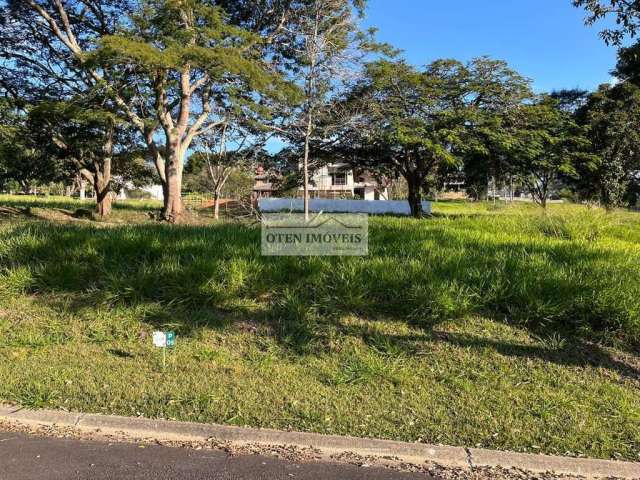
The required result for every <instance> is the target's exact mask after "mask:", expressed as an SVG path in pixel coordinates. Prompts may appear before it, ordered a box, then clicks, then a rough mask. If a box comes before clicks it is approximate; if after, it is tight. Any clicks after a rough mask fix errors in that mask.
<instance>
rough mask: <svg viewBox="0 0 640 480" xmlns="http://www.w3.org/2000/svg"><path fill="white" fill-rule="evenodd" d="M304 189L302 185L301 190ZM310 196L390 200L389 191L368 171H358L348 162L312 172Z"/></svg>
mask: <svg viewBox="0 0 640 480" xmlns="http://www.w3.org/2000/svg"><path fill="white" fill-rule="evenodd" d="M302 190H303V188H302V187H301V188H300V192H302ZM309 196H310V197H311V198H329V199H331V198H360V199H363V200H388V199H389V191H388V188H387V187H386V186H383V185H380V184H379V183H378V181H376V179H375V178H374V177H373V175H371V174H370V173H368V172H358V171H356V170H354V169H353V168H352V167H351V166H349V165H348V164H346V163H331V164H329V165H326V166H323V167H321V168H319V169H318V170H316V171H314V172H313V173H312V174H311V178H310V182H309Z"/></svg>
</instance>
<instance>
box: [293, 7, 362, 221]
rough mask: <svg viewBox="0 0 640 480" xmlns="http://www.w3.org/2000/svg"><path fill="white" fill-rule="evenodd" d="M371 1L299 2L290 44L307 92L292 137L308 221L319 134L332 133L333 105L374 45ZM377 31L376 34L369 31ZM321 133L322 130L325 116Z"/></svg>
mask: <svg viewBox="0 0 640 480" xmlns="http://www.w3.org/2000/svg"><path fill="white" fill-rule="evenodd" d="M365 3H366V0H294V1H293V2H292V5H291V7H292V8H291V12H292V22H291V26H290V28H289V30H288V31H289V32H290V36H289V38H288V39H287V42H288V43H289V44H290V45H291V53H292V60H293V67H294V68H293V74H294V78H295V79H296V80H297V81H298V83H299V84H300V86H301V88H302V91H303V93H304V94H303V101H302V102H301V104H300V105H299V108H297V109H295V112H294V115H292V121H291V122H289V123H288V128H289V129H290V131H289V132H287V133H288V135H287V137H288V141H289V142H290V143H291V144H292V145H294V146H296V147H300V148H296V151H299V152H301V156H302V159H301V162H300V163H301V167H302V183H303V197H304V215H305V218H306V219H307V220H308V219H309V168H310V157H311V155H312V152H311V147H312V140H313V138H314V136H317V135H321V136H324V137H330V136H331V135H332V133H333V132H332V131H331V130H332V127H335V125H334V124H333V122H332V121H331V119H330V115H328V114H329V107H330V105H331V101H332V100H333V98H335V96H336V92H337V91H339V90H340V88H341V87H342V86H343V85H344V82H345V81H346V80H347V79H348V78H349V77H350V76H351V75H352V73H353V71H354V70H355V68H356V67H355V64H357V62H358V60H359V59H360V55H361V54H362V53H363V52H364V50H366V49H368V47H371V46H372V42H371V41H370V35H365V34H364V33H363V32H360V30H359V25H358V19H359V18H361V17H362V15H363V14H364V7H365ZM370 33H372V32H370ZM321 117H323V120H322V124H323V125H322V131H321V132H319V131H318V130H319V128H318V127H319V123H320V118H321Z"/></svg>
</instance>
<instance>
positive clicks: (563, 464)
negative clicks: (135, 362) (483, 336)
mask: <svg viewBox="0 0 640 480" xmlns="http://www.w3.org/2000/svg"><path fill="white" fill-rule="evenodd" d="M0 420H4V421H9V422H14V423H19V424H24V425H56V426H60V427H73V428H76V429H78V430H80V431H85V432H92V433H95V432H96V431H98V430H99V431H100V432H101V433H103V434H125V435H126V436H129V437H135V438H141V439H148V440H158V441H185V442H189V441H207V440H209V439H212V438H213V439H215V440H216V441H219V442H224V443H231V444H235V445H272V446H273V445H288V446H295V447H298V448H309V447H311V448H314V449H316V450H319V451H320V452H321V454H322V455H323V457H325V458H328V457H329V456H330V455H335V454H339V453H346V452H349V453H355V454H357V455H360V456H362V457H372V456H375V457H380V458H383V459H386V460H387V461H388V460H389V459H393V460H395V461H396V462H404V463H411V464H416V465H422V464H424V463H425V462H428V463H436V464H440V465H444V466H451V467H462V468H470V467H498V466H500V467H504V468H519V469H522V470H528V471H531V472H537V473H545V472H554V473H556V474H565V475H581V476H584V477H586V478H600V477H617V478H625V479H639V478H640V463H632V462H618V461H611V460H595V459H583V458H567V457H556V456H550V455H533V454H525V453H512V452H500V451H493V450H485V449H479V448H461V447H446V446H437V445H425V444H419V443H404V442H395V441H390V440H376V439H365V438H355V437H340V436H334V435H320V434H316V433H298V432H283V431H279V430H268V429H257V428H240V427H230V426H223V425H212V424H199V423H187V422H174V421H167V420H150V419H146V418H129V417H116V416H108V415H92V414H83V413H68V412H62V411H52V410H26V409H23V408H21V407H15V406H9V405H0Z"/></svg>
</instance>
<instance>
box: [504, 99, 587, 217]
mask: <svg viewBox="0 0 640 480" xmlns="http://www.w3.org/2000/svg"><path fill="white" fill-rule="evenodd" d="M512 128H513V130H512V134H513V138H514V140H515V142H514V145H513V146H512V147H511V150H510V151H509V150H508V151H507V152H508V155H509V157H510V158H509V162H510V165H511V167H512V169H513V170H512V171H513V172H514V173H515V174H516V175H518V176H519V178H520V180H521V181H522V182H523V183H524V184H525V185H526V186H527V188H528V189H529V191H530V192H531V193H532V195H533V198H534V200H535V201H536V202H537V203H539V204H541V205H542V206H543V207H544V206H546V203H547V199H548V198H549V195H550V193H551V188H552V187H553V186H554V184H555V183H557V182H558V181H559V180H560V178H562V177H565V178H570V179H571V178H575V177H577V176H578V172H577V168H576V165H577V164H578V162H588V161H590V160H592V157H591V156H590V155H589V146H590V144H589V140H588V138H587V137H586V136H585V133H586V132H585V131H584V129H582V128H581V127H579V126H578V125H577V124H576V122H575V120H574V118H573V115H572V114H571V113H570V112H567V111H565V110H562V109H561V108H560V107H559V104H558V101H557V100H556V99H554V98H552V97H549V96H543V97H542V98H541V99H540V100H539V101H537V102H536V103H533V104H530V105H523V106H521V107H520V108H519V110H518V111H517V112H516V113H515V118H514V122H513V124H512Z"/></svg>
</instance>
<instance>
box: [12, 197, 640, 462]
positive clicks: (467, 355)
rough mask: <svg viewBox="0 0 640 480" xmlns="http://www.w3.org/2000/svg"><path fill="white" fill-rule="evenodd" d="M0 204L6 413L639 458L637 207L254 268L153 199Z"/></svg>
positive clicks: (438, 232) (214, 230) (235, 228)
mask: <svg viewBox="0 0 640 480" xmlns="http://www.w3.org/2000/svg"><path fill="white" fill-rule="evenodd" d="M117 205H118V204H117ZM0 206H4V207H11V208H9V209H6V208H5V213H4V215H3V216H2V217H1V218H2V219H1V220H0V399H4V400H8V401H13V402H17V403H20V404H23V405H26V406H32V407H45V406H46V407H54V408H65V409H71V410H83V411H91V412H107V413H115V414H123V415H144V416H149V417H163V418H175V419H180V420H194V421H203V422H205V421H212V422H220V423H227V424H234V425H252V426H261V427H274V428H293V429H296V430H305V431H315V432H322V433H337V434H351V435H357V436H373V437H382V438H390V439H397V440H406V441H424V442H430V443H431V442H434V443H444V444H453V445H478V446H483V447H490V448H500V449H513V450H519V451H529V452H531V451H533V452H538V451H542V452H547V453H559V454H567V453H569V454H575V455H589V456H594V457H603V458H607V457H614V458H626V459H635V460H638V459H640V456H639V454H638V452H639V451H640V354H639V350H638V345H639V344H640V215H639V214H635V213H626V212H615V213H611V214H606V213H604V212H602V211H599V210H592V209H587V208H584V207H578V206H553V207H552V208H551V211H550V212H549V214H548V215H542V214H541V213H540V212H539V211H538V210H537V209H536V208H534V207H532V206H529V205H519V206H514V207H507V206H504V205H497V206H494V205H491V204H465V203H440V204H438V205H437V207H436V215H435V216H434V218H431V219H428V220H423V221H415V220H410V219H396V218H375V219H371V221H370V230H371V239H370V251H371V254H370V256H369V257H366V258H265V257H261V256H260V245H259V240H260V232H259V229H258V228H257V227H255V226H251V225H248V224H240V223H233V222H220V223H217V224H214V223H212V222H210V221H209V220H208V219H205V220H199V221H197V222H195V223H199V224H198V225H183V226H177V227H176V226H168V225H162V224H158V223H156V222H153V221H152V220H150V217H149V216H148V215H147V214H146V212H147V211H148V210H149V209H150V208H153V207H154V205H151V204H146V203H139V204H136V203H120V204H119V206H117V207H116V209H115V212H114V216H113V219H111V220H110V221H109V222H108V223H96V222H92V221H90V220H85V219H82V218H77V217H81V215H80V216H79V215H75V216H73V215H70V213H73V212H75V211H76V209H77V208H78V204H77V202H68V201H65V200H61V199H53V200H49V201H48V203H46V204H45V203H43V202H42V200H27V199H21V198H9V197H0ZM13 207H18V208H25V207H30V209H29V210H28V211H26V213H21V212H22V210H13ZM157 327H168V328H173V329H175V330H176V331H177V332H178V335H179V337H178V346H177V348H176V349H175V350H174V351H172V352H171V354H170V355H169V358H168V364H167V368H166V370H164V371H163V368H162V362H161V355H160V353H159V352H158V351H157V350H154V349H153V348H152V347H151V339H150V333H151V332H152V331H153V330H154V329H155V328H157Z"/></svg>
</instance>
